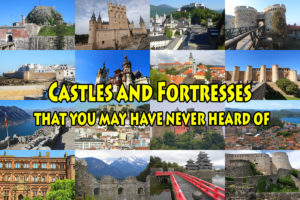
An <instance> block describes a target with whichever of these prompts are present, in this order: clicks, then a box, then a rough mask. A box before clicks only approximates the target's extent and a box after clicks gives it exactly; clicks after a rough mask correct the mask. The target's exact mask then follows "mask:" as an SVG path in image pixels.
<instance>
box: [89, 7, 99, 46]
mask: <svg viewBox="0 0 300 200" xmlns="http://www.w3.org/2000/svg"><path fill="white" fill-rule="evenodd" d="M89 23H90V24H89V25H90V31H89V44H90V45H93V46H94V44H95V43H96V29H97V21H96V16H95V13H93V15H92V17H91V20H90V22H89Z"/></svg>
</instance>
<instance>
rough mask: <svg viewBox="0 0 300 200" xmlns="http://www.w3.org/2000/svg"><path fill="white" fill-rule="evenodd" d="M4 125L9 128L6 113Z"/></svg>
mask: <svg viewBox="0 0 300 200" xmlns="http://www.w3.org/2000/svg"><path fill="white" fill-rule="evenodd" d="M4 123H5V126H7V119H6V113H5V121H4Z"/></svg>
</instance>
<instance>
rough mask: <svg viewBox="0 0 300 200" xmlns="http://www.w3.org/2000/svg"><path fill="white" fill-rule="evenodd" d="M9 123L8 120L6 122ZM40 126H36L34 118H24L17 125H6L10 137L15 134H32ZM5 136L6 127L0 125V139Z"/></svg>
mask: <svg viewBox="0 0 300 200" xmlns="http://www.w3.org/2000/svg"><path fill="white" fill-rule="evenodd" d="M8 123H9V122H8ZM41 127H42V126H36V125H35V120H34V119H32V120H26V121H24V122H22V123H20V124H17V125H11V126H8V135H9V136H10V138H12V137H13V136H14V134H17V135H19V136H26V135H33V134H34V132H35V131H36V130H38V129H40V128H41ZM5 138H6V127H5V126H1V127H0V140H4V139H5Z"/></svg>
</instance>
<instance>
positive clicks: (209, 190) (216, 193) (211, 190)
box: [174, 172, 225, 200]
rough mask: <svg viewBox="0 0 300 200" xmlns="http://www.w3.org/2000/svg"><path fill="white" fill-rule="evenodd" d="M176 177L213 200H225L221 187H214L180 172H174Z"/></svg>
mask: <svg viewBox="0 0 300 200" xmlns="http://www.w3.org/2000/svg"><path fill="white" fill-rule="evenodd" d="M174 174H177V175H178V176H180V177H182V178H184V179H185V180H187V181H188V182H190V183H192V184H193V185H194V186H196V187H197V188H199V189H200V190H201V191H202V192H204V193H205V194H207V195H208V196H210V197H212V198H213V199H215V200H225V190H224V189H223V188H221V187H218V186H215V185H213V184H211V183H209V182H206V181H204V180H201V179H199V178H197V177H194V176H191V175H188V174H184V173H181V172H174Z"/></svg>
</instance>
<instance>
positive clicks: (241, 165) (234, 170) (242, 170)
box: [226, 160, 251, 177]
mask: <svg viewBox="0 0 300 200" xmlns="http://www.w3.org/2000/svg"><path fill="white" fill-rule="evenodd" d="M226 176H228V177H245V176H251V162H249V161H247V160H231V161H230V167H226Z"/></svg>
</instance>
